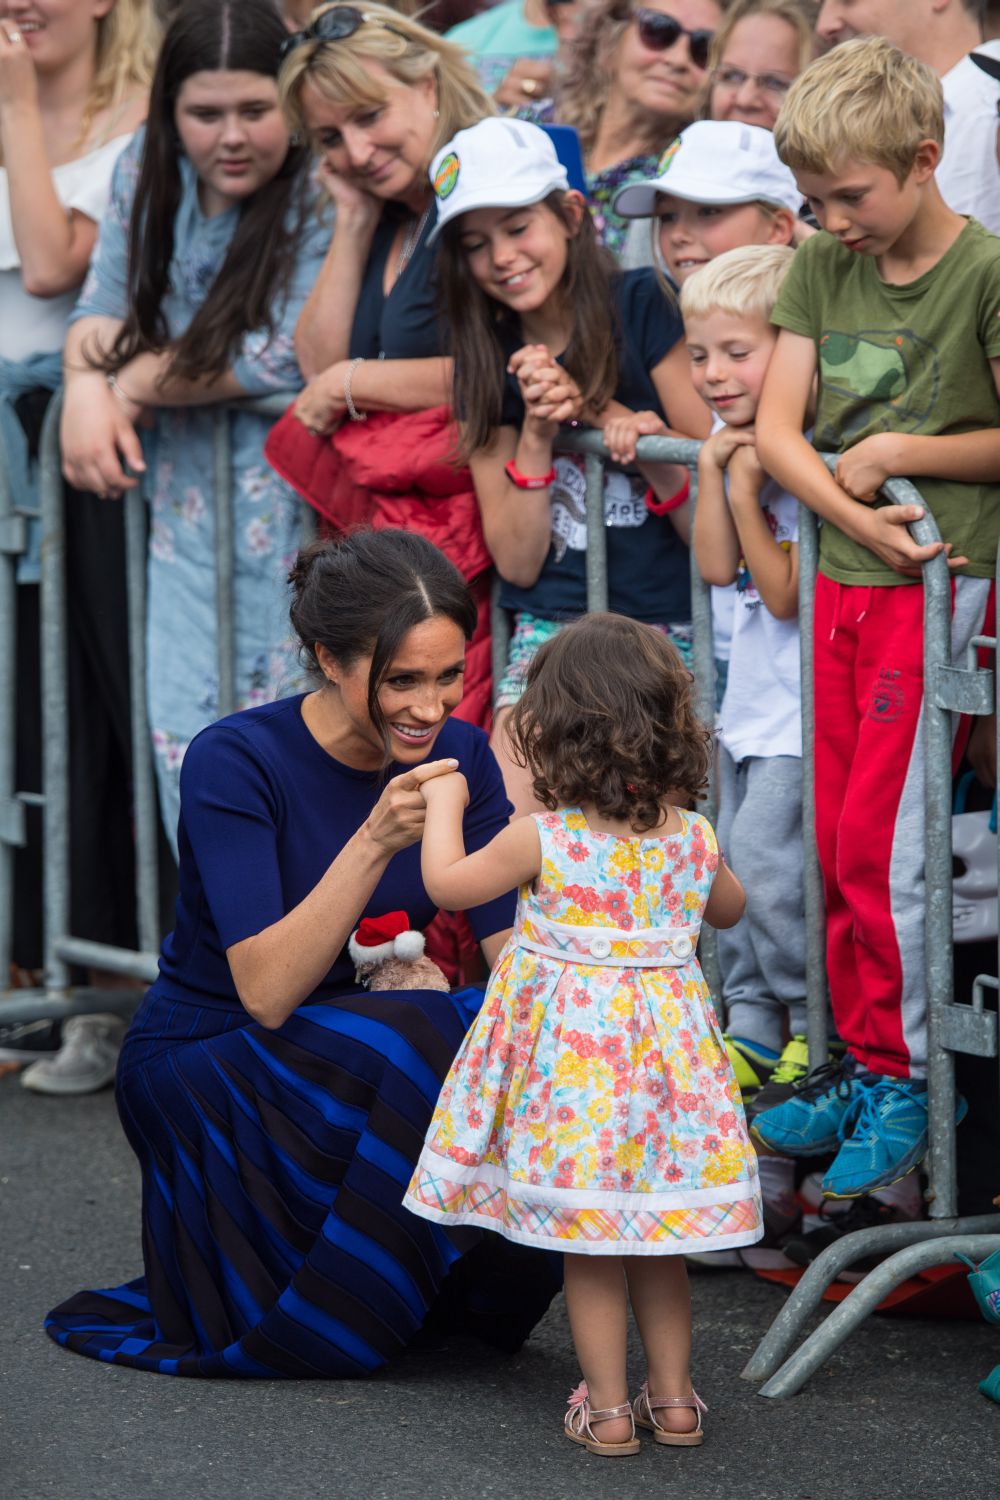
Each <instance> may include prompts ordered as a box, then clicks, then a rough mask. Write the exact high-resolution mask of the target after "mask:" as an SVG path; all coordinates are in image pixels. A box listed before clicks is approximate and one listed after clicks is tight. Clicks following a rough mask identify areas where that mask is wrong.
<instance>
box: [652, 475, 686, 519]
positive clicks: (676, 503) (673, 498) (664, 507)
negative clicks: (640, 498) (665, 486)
mask: <svg viewBox="0 0 1000 1500" xmlns="http://www.w3.org/2000/svg"><path fill="white" fill-rule="evenodd" d="M690 494H691V476H690V474H689V475H688V477H687V478H686V479H685V481H684V483H683V484H682V485H681V487H680V489H679V490H678V491H677V493H676V495H668V496H667V498H666V500H657V498H656V494H655V492H654V491H653V490H652V489H648V490H647V491H646V509H647V510H648V511H650V512H651V513H652V514H653V515H654V516H666V515H669V514H670V512H671V511H672V510H678V509H679V508H680V507H681V506H682V505H683V504H684V501H685V500H686V499H687V498H688V496H689V495H690Z"/></svg>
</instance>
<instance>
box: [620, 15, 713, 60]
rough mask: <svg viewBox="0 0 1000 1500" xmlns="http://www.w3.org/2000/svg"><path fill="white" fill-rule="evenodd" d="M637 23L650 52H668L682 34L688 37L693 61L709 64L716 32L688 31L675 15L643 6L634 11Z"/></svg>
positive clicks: (644, 44)
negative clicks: (709, 50) (710, 50)
mask: <svg viewBox="0 0 1000 1500" xmlns="http://www.w3.org/2000/svg"><path fill="white" fill-rule="evenodd" d="M633 15H634V17H635V24H636V27H637V28H638V31H639V40H640V42H641V43H642V45H643V46H644V47H648V48H649V50H650V52H666V51H667V49H668V48H669V47H672V46H673V45H674V43H675V42H677V41H678V40H679V39H680V38H681V37H682V36H686V37H687V39H688V51H689V52H690V53H691V61H692V62H693V63H694V65H695V67H696V68H706V67H707V66H708V49H709V47H710V46H711V43H712V37H713V35H714V32H711V31H706V30H703V29H699V30H697V31H688V29H687V27H686V26H682V25H681V23H680V21H678V20H677V19H676V18H675V17H674V16H668V15H666V14H665V13H664V12H663V11H662V10H646V9H644V8H641V9H639V10H636V11H633Z"/></svg>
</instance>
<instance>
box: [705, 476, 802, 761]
mask: <svg viewBox="0 0 1000 1500" xmlns="http://www.w3.org/2000/svg"><path fill="white" fill-rule="evenodd" d="M760 505H761V509H762V510H763V512H764V514H765V516H766V517H767V522H768V525H769V526H770V528H771V533H772V535H773V537H774V539H775V541H776V542H777V543H778V544H779V546H789V545H791V543H792V542H797V541H798V537H799V502H798V501H797V500H795V499H793V498H792V496H791V495H789V494H788V492H787V491H786V490H783V489H782V488H781V486H780V485H779V484H778V483H777V481H776V480H774V479H766V480H765V481H764V485H763V487H762V489H761V492H760ZM735 590H736V597H735V605H734V609H733V634H732V641H731V644H730V650H729V676H728V678H727V680H726V693H725V697H724V698H723V700H722V707H721V709H720V710H719V739H720V741H721V743H722V744H723V745H724V746H725V748H726V749H727V750H728V751H729V754H730V755H731V756H732V757H733V760H735V761H741V760H745V759H746V758H747V757H748V756H751V755H761V756H774V755H801V754H802V695H801V688H800V683H799V622H798V620H797V619H793V620H776V619H775V617H774V615H772V614H771V612H770V610H769V609H766V608H765V606H764V602H763V600H762V599H761V597H760V595H759V594H758V593H757V590H756V589H755V588H754V583H753V579H752V578H751V577H750V573H749V571H748V570H747V566H746V563H745V562H744V561H743V560H742V558H741V559H740V571H739V574H738V575H737V578H736V584H735Z"/></svg>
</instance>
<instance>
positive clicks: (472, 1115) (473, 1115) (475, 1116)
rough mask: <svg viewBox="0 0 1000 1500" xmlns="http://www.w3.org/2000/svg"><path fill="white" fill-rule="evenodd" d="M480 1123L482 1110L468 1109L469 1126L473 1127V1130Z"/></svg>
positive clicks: (481, 1121)
mask: <svg viewBox="0 0 1000 1500" xmlns="http://www.w3.org/2000/svg"><path fill="white" fill-rule="evenodd" d="M482 1123H483V1115H482V1110H478V1109H470V1110H469V1124H470V1125H471V1126H473V1128H477V1127H478V1126H480V1125H481V1124H482Z"/></svg>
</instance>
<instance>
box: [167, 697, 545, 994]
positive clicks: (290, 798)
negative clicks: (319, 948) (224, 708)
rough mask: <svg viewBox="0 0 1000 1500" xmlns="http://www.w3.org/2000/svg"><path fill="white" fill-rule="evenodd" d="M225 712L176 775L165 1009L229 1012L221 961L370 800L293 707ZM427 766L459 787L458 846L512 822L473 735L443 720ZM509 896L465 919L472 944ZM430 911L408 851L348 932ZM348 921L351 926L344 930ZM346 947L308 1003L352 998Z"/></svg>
mask: <svg viewBox="0 0 1000 1500" xmlns="http://www.w3.org/2000/svg"><path fill="white" fill-rule="evenodd" d="M303 696H304V695H302V694H299V695H298V696H297V697H294V698H283V699H281V700H280V701H279V702H277V703H267V704H264V705H263V706H262V707H260V708H251V709H247V710H245V711H244V712H243V713H238V714H231V715H230V716H229V718H226V719H220V720H219V722H218V723H216V724H212V725H210V726H209V728H208V729H204V730H202V732H201V734H199V735H198V736H197V737H196V738H195V739H194V740H192V742H191V744H190V746H189V748H188V751H187V754H186V755H185V757H184V765H183V767H182V769H181V816H180V825H179V828H178V844H179V851H180V870H179V877H180V894H179V895H178V898H177V918H176V925H175V927H174V930H173V932H172V933H171V934H170V936H169V937H168V938H167V940H166V942H165V943H164V945H163V952H162V954H161V957H160V973H159V977H158V978H157V980H156V982H155V984H154V986H153V992H154V993H155V994H157V995H158V996H160V997H162V998H164V999H167V1000H193V1001H195V1002H196V1003H198V1004H201V1005H216V1006H224V1007H226V1008H230V1007H237V1008H238V1007H239V1005H240V1001H239V997H238V995H237V993H236V987H235V985H234V984H233V979H232V975H231V973H230V970H229V963H228V961H227V959H226V949H227V948H230V947H232V945H233V944H234V943H238V942H240V941H241V940H242V939H243V938H248V937H253V936H254V935H255V934H256V933H258V932H261V931H263V929H264V928H265V927H269V926H270V925H271V924H272V923H273V922H277V921H278V920H280V918H281V917H283V916H285V915H286V914H287V913H288V912H289V911H291V910H292V908H293V907H295V906H297V905H298V904H299V902H300V901H302V900H304V898H305V897H306V896H308V894H309V892H310V891H311V890H313V889H314V888H315V887H316V886H317V885H318V884H319V882H320V880H321V879H322V877H323V875H324V874H325V873H326V871H327V869H328V868H329V866H330V864H331V863H332V862H333V860H334V859H335V858H336V856H337V855H338V854H339V853H340V851H341V849H342V848H343V847H344V845H345V844H346V843H347V841H348V840H349V839H350V838H351V836H352V835H353V834H355V833H356V832H357V830H358V829H359V828H360V827H361V825H362V823H363V822H364V821H365V819H366V818H367V817H368V815H369V813H370V812H371V811H372V809H373V808H374V806H375V804H376V802H377V801H378V799H379V796H380V795H381V792H382V789H383V787H384V785H385V781H386V779H388V778H389V777H392V776H395V775H398V774H399V772H400V771H401V770H402V769H403V767H401V766H390V767H389V769H388V770H387V771H386V772H385V773H384V774H383V773H381V772H372V771H355V770H353V769H352V768H351V767H350V766H345V765H341V763H340V762H339V761H336V760H334V759H333V757H332V756H331V755H329V754H327V752H326V751H325V750H324V749H323V748H322V746H320V745H319V744H318V743H317V741H316V740H315V739H313V736H312V735H311V734H310V732H309V730H308V728H307V727H306V723H305V720H304V719H303V717H302V698H303ZM433 756H434V759H435V760H438V759H442V758H443V757H446V756H453V757H454V758H455V759H456V760H457V761H458V762H459V766H460V767H461V770H462V772H463V773H464V775H465V777H466V779H467V781H468V783H469V805H468V807H467V808H466V810H465V819H464V832H465V843H466V848H467V849H468V850H469V852H470V853H471V852H472V851H473V850H474V849H479V848H482V846H483V845H484V844H486V843H488V842H489V841H490V839H492V838H494V837H495V835H496V834H498V833H499V832H500V830H501V829H502V828H503V827H505V826H506V823H507V820H508V818H509V816H510V813H511V811H512V809H511V805H510V803H509V802H508V800H507V794H506V792H505V791H504V786H503V780H502V778H501V775H500V770H499V767H498V766H497V763H496V761H495V760H494V758H493V753H492V751H491V750H490V748H489V745H488V743H487V739H486V735H485V734H484V733H483V732H482V730H481V729H476V728H474V727H473V726H472V725H471V724H465V723H463V722H462V721H461V720H459V719H450V720H449V721H448V723H447V724H446V725H445V727H444V728H443V729H442V731H441V733H440V734H439V735H438V738H437V741H436V743H435V745H434V749H433ZM515 904H516V893H515V892H513V891H512V892H511V893H510V894H509V895H506V896H501V897H499V898H498V899H496V900H495V901H489V902H486V903H485V904H484V905H482V906H477V907H473V908H472V909H471V910H470V911H469V913H468V916H469V921H470V923H471V924H472V928H473V931H474V932H475V934H476V936H477V937H478V938H484V937H489V936H490V935H491V934H493V933H495V932H501V931H502V930H503V929H504V928H505V927H509V926H510V925H511V924H512V922H513V920H514V908H515ZM436 910H437V908H436V907H435V906H434V903H433V902H432V901H431V899H430V897H429V896H428V895H427V892H426V890H425V889H424V884H423V881H422V880H421V878H420V844H419V843H416V844H413V845H411V846H410V848H408V849H403V850H400V852H399V853H398V854H395V855H393V857H392V859H391V860H390V861H389V863H388V865H387V866H386V869H385V872H384V874H383V875H382V878H381V880H380V881H379V883H378V885H377V886H376V888H375V890H374V891H373V893H372V896H371V898H370V900H369V901H368V903H367V904H366V906H365V908H364V911H363V912H361V913H360V915H359V918H358V920H359V921H360V920H361V917H365V916H383V915H384V914H385V913H386V912H390V911H405V912H406V913H407V915H408V916H409V919H410V925H411V927H414V928H424V927H426V926H427V924H428V923H429V922H430V921H431V919H432V918H433V917H434V915H435V912H436ZM356 925H357V923H355V926H356ZM357 989H358V985H357V983H356V981H355V978H354V964H353V962H352V961H351V958H350V956H349V954H348V952H347V949H346V947H345V948H344V949H343V950H342V952H341V953H340V955H339V956H338V958H337V960H336V962H335V963H334V965H333V967H332V968H331V969H330V971H329V973H328V974H327V975H326V978H325V979H324V980H323V982H322V983H321V984H320V985H318V986H317V988H316V990H315V991H314V992H313V994H312V995H310V997H309V999H310V1000H311V1001H313V1000H326V999H330V998H332V997H334V996H335V995H344V994H352V993H356V992H357Z"/></svg>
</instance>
